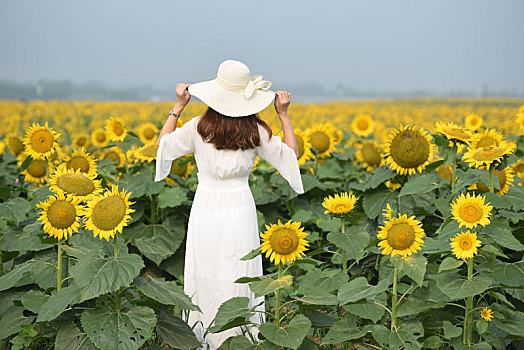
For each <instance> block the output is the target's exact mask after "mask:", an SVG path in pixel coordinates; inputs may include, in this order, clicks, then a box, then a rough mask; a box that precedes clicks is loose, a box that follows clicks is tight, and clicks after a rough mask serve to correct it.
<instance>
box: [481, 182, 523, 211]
mask: <svg viewBox="0 0 524 350" xmlns="http://www.w3.org/2000/svg"><path fill="white" fill-rule="evenodd" d="M520 187H522V186H520ZM484 196H485V197H486V202H489V203H490V204H491V205H492V206H494V207H495V208H500V209H510V208H513V209H514V210H516V211H522V210H524V193H523V190H522V189H520V188H516V187H510V189H509V191H508V192H507V193H506V194H504V195H503V196H501V195H499V194H496V193H489V192H488V193H485V194H484Z"/></svg>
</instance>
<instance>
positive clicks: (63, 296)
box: [36, 284, 80, 322]
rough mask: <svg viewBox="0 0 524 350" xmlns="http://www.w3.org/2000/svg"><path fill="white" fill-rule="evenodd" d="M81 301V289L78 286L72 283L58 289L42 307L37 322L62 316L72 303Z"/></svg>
mask: <svg viewBox="0 0 524 350" xmlns="http://www.w3.org/2000/svg"><path fill="white" fill-rule="evenodd" d="M78 302H80V291H79V290H78V286H77V285H75V284H71V285H70V286H67V287H65V288H62V289H60V290H58V291H56V292H55V293H54V294H53V295H51V296H50V297H49V298H48V299H47V300H46V301H45V302H44V303H43V304H42V307H40V310H39V311H38V318H37V320H36V321H37V322H43V321H51V320H54V319H55V318H57V317H58V316H60V314H61V313H62V312H64V310H65V308H66V307H67V306H68V305H69V304H71V303H78Z"/></svg>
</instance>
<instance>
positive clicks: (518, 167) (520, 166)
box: [511, 159, 524, 186]
mask: <svg viewBox="0 0 524 350" xmlns="http://www.w3.org/2000/svg"><path fill="white" fill-rule="evenodd" d="M511 169H513V172H514V173H515V175H517V176H518V177H520V178H521V179H522V180H524V162H523V161H522V160H521V159H519V160H518V161H517V162H515V163H513V164H511ZM521 185H522V184H521V183H520V182H519V186H521Z"/></svg>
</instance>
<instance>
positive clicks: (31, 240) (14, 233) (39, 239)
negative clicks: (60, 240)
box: [0, 221, 56, 252]
mask: <svg viewBox="0 0 524 350" xmlns="http://www.w3.org/2000/svg"><path fill="white" fill-rule="evenodd" d="M43 232H44V231H43V230H42V225H41V224H40V222H36V221H35V222H34V223H32V224H29V225H26V226H23V228H21V225H19V226H15V227H12V228H10V229H9V230H6V231H5V234H4V235H3V237H2V244H1V245H0V249H2V250H3V251H6V252H16V251H26V250H30V251H39V250H43V249H47V248H50V247H52V246H54V245H55V244H56V239H55V238H51V237H49V236H47V235H46V234H44V233H43Z"/></svg>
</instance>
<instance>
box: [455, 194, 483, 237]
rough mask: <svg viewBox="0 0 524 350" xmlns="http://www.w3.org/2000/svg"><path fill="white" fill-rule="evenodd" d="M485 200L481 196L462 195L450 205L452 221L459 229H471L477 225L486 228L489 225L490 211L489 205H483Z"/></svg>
mask: <svg viewBox="0 0 524 350" xmlns="http://www.w3.org/2000/svg"><path fill="white" fill-rule="evenodd" d="M485 200H486V198H485V197H484V196H482V195H478V196H476V195H474V194H473V195H472V194H471V193H468V194H467V195H464V193H462V194H461V195H460V196H458V197H457V199H456V200H455V201H454V202H453V203H452V204H451V214H452V215H453V219H455V220H456V221H457V222H458V223H459V227H462V226H466V227H467V228H469V229H471V228H474V227H477V225H482V226H486V225H489V223H490V215H491V209H493V207H492V206H491V205H489V203H485Z"/></svg>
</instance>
